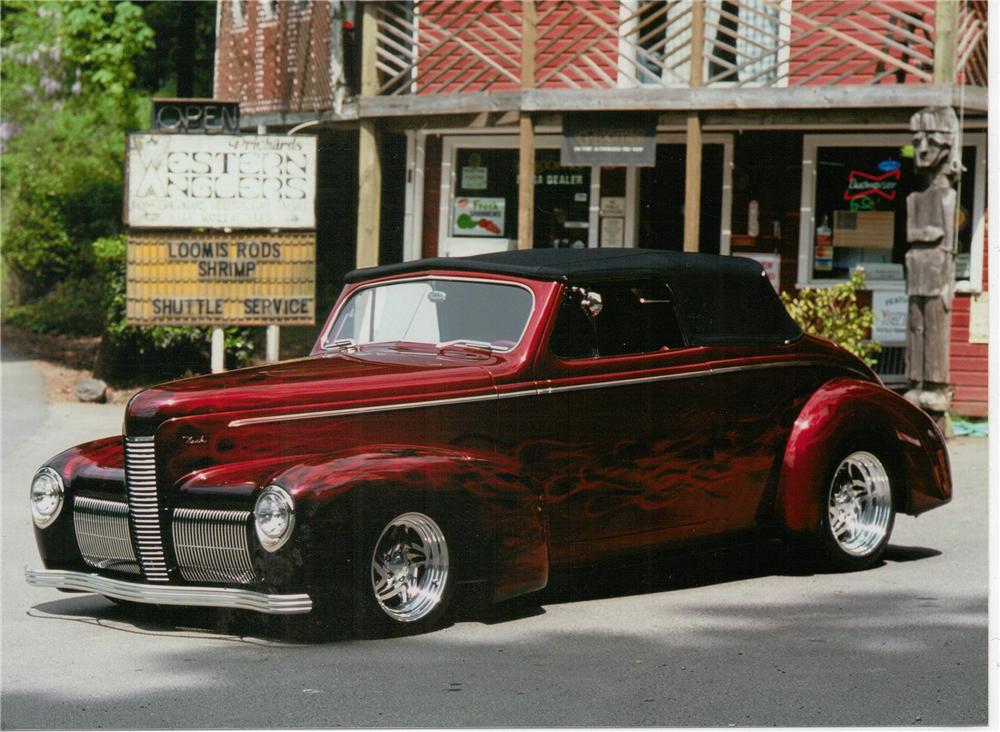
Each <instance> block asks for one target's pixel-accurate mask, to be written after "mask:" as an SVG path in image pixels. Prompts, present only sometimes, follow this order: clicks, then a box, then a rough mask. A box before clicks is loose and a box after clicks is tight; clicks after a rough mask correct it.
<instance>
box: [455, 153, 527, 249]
mask: <svg viewBox="0 0 1000 732" xmlns="http://www.w3.org/2000/svg"><path fill="white" fill-rule="evenodd" d="M517 168H518V151H517V150H512V149H507V150H498V149H490V148H478V147H477V148H459V149H458V150H456V151H455V195H454V200H453V204H452V211H451V225H450V231H449V234H450V235H451V236H456V237H463V238H486V239H516V238H517Z"/></svg>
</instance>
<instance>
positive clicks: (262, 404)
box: [125, 348, 499, 437]
mask: <svg viewBox="0 0 1000 732" xmlns="http://www.w3.org/2000/svg"><path fill="white" fill-rule="evenodd" d="M498 360H499V359H498V357H496V356H493V355H490V356H487V355H486V354H478V353H471V352H470V353H462V352H458V353H457V354H449V355H444V354H440V353H435V352H434V351H427V350H420V351H404V350H397V349H391V348H384V349H377V350H376V349H372V350H370V351H369V350H368V349H364V350H359V351H356V352H351V353H334V354H323V355H314V356H309V357H306V358H302V359H297V360H293V361H285V362H282V363H278V364H272V365H268V366H259V367H253V368H246V369H239V370H236V371H230V372H226V373H221V374H211V375H206V376H197V377H194V378H190V379H181V380H179V381H171V382H167V383H165V384H160V385H159V386H154V387H152V388H150V389H146V390H145V391H141V392H139V393H138V394H136V395H135V396H134V397H132V399H131V401H130V402H129V404H128V407H127V408H126V412H125V435H126V436H129V437H138V436H149V435H153V434H155V432H156V429H157V427H158V426H159V425H160V424H161V423H163V422H164V421H166V420H168V419H173V418H177V417H188V416H194V415H202V414H215V413H223V412H225V413H231V412H240V413H247V412H254V411H259V412H267V411H271V410H280V409H281V408H283V407H295V406H303V405H312V406H323V407H327V408H329V407H344V408H348V407H362V406H367V405H371V404H383V403H392V402H395V401H400V400H405V399H408V398H414V397H420V398H426V397H442V396H448V395H450V394H469V393H476V392H482V391H489V390H491V389H492V388H493V380H492V378H491V376H490V369H489V366H490V365H495V364H496V363H497V362H498Z"/></svg>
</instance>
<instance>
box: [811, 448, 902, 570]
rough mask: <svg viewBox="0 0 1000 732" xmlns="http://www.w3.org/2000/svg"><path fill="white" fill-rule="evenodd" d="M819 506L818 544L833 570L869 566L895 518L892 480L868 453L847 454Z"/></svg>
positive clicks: (885, 542) (881, 549)
mask: <svg viewBox="0 0 1000 732" xmlns="http://www.w3.org/2000/svg"><path fill="white" fill-rule="evenodd" d="M824 495H825V500H824V502H823V505H822V507H821V509H820V510H821V517H820V532H819V533H820V535H819V543H820V546H821V548H822V549H823V554H824V555H825V559H826V560H827V563H828V564H829V565H830V566H832V567H833V568H835V569H846V570H854V569H865V568H867V567H871V566H873V565H874V564H876V563H877V562H878V560H879V559H880V558H881V557H882V554H883V553H884V552H885V548H886V546H887V545H888V543H889V535H890V534H891V533H892V526H893V522H894V520H895V510H894V508H893V500H892V481H891V479H890V474H889V471H888V470H887V469H886V467H885V465H884V464H883V463H882V461H881V460H880V459H879V458H878V457H877V456H875V455H874V454H872V453H870V452H866V451H864V450H857V451H853V452H850V453H848V454H847V455H846V456H845V457H844V458H843V459H842V460H841V461H840V462H839V463H838V464H837V466H836V467H835V468H834V470H833V473H832V475H831V477H830V482H829V484H828V485H827V487H826V490H825V493H824Z"/></svg>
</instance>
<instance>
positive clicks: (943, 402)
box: [920, 388, 951, 413]
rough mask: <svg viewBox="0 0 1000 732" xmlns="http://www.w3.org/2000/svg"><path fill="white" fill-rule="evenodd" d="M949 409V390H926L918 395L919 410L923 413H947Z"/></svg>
mask: <svg viewBox="0 0 1000 732" xmlns="http://www.w3.org/2000/svg"><path fill="white" fill-rule="evenodd" d="M950 407H951V390H950V389H948V388H944V389H933V390H931V389H926V390H924V391H922V392H921V393H920V408H921V409H923V410H924V411H925V412H939V413H943V412H947V411H948V409H949V408H950Z"/></svg>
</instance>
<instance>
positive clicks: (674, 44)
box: [535, 0, 691, 89]
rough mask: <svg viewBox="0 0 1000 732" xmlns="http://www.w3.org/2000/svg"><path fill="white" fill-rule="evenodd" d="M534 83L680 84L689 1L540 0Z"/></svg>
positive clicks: (685, 65) (684, 70) (572, 86)
mask: <svg viewBox="0 0 1000 732" xmlns="http://www.w3.org/2000/svg"><path fill="white" fill-rule="evenodd" d="M537 35H538V43H537V45H536V56H535V63H536V67H537V69H536V72H535V79H536V82H537V84H536V85H537V86H538V87H541V88H546V87H548V88H570V89H581V88H584V89H585V88H599V89H604V88H614V87H617V86H640V85H655V86H684V85H686V84H687V83H688V79H689V71H688V68H689V63H690V57H691V54H690V38H691V0H669V1H668V2H663V1H662V0H655V2H650V1H649V0H638V2H631V3H619V2H614V1H609V0H579V1H578V2H566V1H565V0H541V2H539V3H538V31H537Z"/></svg>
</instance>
